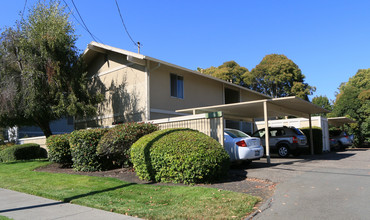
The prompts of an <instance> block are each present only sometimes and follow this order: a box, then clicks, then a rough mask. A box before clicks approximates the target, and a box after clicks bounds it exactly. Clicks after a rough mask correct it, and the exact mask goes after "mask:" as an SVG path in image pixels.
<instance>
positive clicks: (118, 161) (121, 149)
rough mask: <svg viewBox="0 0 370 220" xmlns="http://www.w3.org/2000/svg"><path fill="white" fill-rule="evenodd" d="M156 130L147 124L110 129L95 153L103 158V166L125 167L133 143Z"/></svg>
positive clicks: (154, 126) (124, 125)
mask: <svg viewBox="0 0 370 220" xmlns="http://www.w3.org/2000/svg"><path fill="white" fill-rule="evenodd" d="M156 130H158V127H157V126H156V125H153V124H148V123H136V122H134V123H125V124H120V125H117V126H116V127H114V128H111V129H110V130H109V131H108V132H107V133H105V134H104V136H103V137H102V139H101V140H100V142H99V144H98V147H97V153H98V154H99V156H100V157H104V159H105V162H106V163H105V164H104V165H105V166H107V168H109V167H111V166H127V165H130V163H129V149H130V147H131V145H132V144H133V143H135V142H136V141H137V140H138V139H139V138H141V137H142V136H144V135H146V134H150V133H152V132H154V131H156Z"/></svg>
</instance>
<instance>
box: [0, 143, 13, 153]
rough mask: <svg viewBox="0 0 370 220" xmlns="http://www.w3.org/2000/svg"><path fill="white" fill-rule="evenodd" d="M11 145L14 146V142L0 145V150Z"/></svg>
mask: <svg viewBox="0 0 370 220" xmlns="http://www.w3.org/2000/svg"><path fill="white" fill-rule="evenodd" d="M12 146H14V143H12V142H9V143H6V144H3V145H0V151H2V150H5V149H6V148H9V147H12Z"/></svg>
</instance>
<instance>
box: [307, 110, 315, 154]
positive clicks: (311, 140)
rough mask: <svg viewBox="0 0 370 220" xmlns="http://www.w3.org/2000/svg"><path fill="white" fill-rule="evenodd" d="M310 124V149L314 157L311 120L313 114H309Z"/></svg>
mask: <svg viewBox="0 0 370 220" xmlns="http://www.w3.org/2000/svg"><path fill="white" fill-rule="evenodd" d="M308 123H309V125H310V145H311V146H310V147H311V155H314V151H313V136H312V120H311V114H308Z"/></svg>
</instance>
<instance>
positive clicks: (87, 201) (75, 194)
mask: <svg viewBox="0 0 370 220" xmlns="http://www.w3.org/2000/svg"><path fill="white" fill-rule="evenodd" d="M47 164H49V162H47V161H29V162H13V163H0V180H1V181H0V187H1V188H6V189H10V190H15V191H19V192H25V193H28V194H33V195H37V196H42V197H45V198H50V199H55V200H59V201H63V202H70V203H74V204H79V205H84V206H88V207H92V208H98V209H102V210H107V211H112V212H116V213H120V214H125V215H130V216H136V217H140V218H145V219H199V218H202V219H231V218H236V219H241V218H244V217H245V216H247V214H248V213H250V212H252V211H253V207H254V206H255V204H256V203H257V202H258V201H259V199H258V198H257V197H253V196H250V195H247V194H243V193H236V192H231V191H224V190H217V189H213V188H205V187H194V186H157V185H150V184H136V183H129V182H124V181H121V180H118V179H115V178H108V177H91V176H82V175H71V174H61V173H46V172H36V171H33V170H34V169H35V168H37V167H39V166H43V165H47Z"/></svg>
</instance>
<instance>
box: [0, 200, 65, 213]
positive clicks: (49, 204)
mask: <svg viewBox="0 0 370 220" xmlns="http://www.w3.org/2000/svg"><path fill="white" fill-rule="evenodd" d="M63 203H64V202H52V203H46V204H41V205H31V206H26V207H20V208H14V209H5V210H0V213H4V212H14V211H20V210H25V209H35V208H41V207H45V206H53V205H60V204H63Z"/></svg>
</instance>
